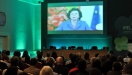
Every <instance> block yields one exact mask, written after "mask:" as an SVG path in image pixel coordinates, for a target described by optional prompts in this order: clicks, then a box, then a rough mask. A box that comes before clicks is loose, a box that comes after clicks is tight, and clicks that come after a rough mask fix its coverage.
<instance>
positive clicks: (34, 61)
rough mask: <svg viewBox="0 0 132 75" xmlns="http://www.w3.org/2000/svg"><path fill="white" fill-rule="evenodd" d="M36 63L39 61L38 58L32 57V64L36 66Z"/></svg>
mask: <svg viewBox="0 0 132 75" xmlns="http://www.w3.org/2000/svg"><path fill="white" fill-rule="evenodd" d="M36 63H37V59H35V58H32V59H31V60H30V65H32V66H35V65H36Z"/></svg>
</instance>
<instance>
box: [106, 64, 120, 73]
mask: <svg viewBox="0 0 132 75" xmlns="http://www.w3.org/2000/svg"><path fill="white" fill-rule="evenodd" d="M121 69H122V67H121V64H120V63H119V62H114V63H113V65H112V70H113V71H109V72H108V73H107V75H122V73H121Z"/></svg>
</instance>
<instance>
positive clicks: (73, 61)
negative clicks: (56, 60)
mask: <svg viewBox="0 0 132 75" xmlns="http://www.w3.org/2000/svg"><path fill="white" fill-rule="evenodd" d="M77 57H78V56H77V55H75V54H74V55H72V57H71V63H70V64H68V65H65V67H67V68H68V69H69V70H70V69H72V68H74V67H75V60H76V58H77Z"/></svg>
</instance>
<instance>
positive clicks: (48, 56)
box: [44, 52, 55, 63]
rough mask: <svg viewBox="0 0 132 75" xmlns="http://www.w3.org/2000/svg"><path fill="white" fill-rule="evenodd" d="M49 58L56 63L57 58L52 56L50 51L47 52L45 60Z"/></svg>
mask: <svg viewBox="0 0 132 75" xmlns="http://www.w3.org/2000/svg"><path fill="white" fill-rule="evenodd" d="M48 58H52V59H53V61H54V63H55V59H54V58H53V57H51V56H50V53H49V52H48V53H47V54H46V57H45V58H44V60H45V61H47V59H48Z"/></svg>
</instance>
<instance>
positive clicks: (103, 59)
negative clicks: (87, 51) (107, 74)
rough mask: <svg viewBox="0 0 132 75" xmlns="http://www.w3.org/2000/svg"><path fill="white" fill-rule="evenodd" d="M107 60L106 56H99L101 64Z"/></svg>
mask: <svg viewBox="0 0 132 75" xmlns="http://www.w3.org/2000/svg"><path fill="white" fill-rule="evenodd" d="M106 60H107V57H106V56H105V55H104V56H102V57H101V65H102V64H104V62H105V61H106Z"/></svg>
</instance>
